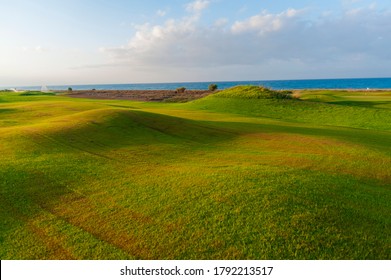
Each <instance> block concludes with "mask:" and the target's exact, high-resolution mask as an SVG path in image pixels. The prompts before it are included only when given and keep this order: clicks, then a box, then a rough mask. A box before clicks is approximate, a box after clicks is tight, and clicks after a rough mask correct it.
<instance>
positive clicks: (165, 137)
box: [0, 88, 391, 259]
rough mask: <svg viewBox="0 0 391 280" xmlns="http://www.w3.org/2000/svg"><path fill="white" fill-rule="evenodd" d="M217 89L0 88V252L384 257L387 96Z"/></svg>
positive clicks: (9, 255)
mask: <svg viewBox="0 0 391 280" xmlns="http://www.w3.org/2000/svg"><path fill="white" fill-rule="evenodd" d="M243 92H244V91H243ZM243 92H242V91H241V88H237V89H235V90H234V91H231V92H229V94H239V95H240V94H241V93H243ZM218 94H221V93H218ZM218 94H216V95H212V96H210V97H208V98H205V99H202V100H198V101H195V102H192V103H188V104H156V103H140V102H130V101H107V100H83V99H70V98H66V97H61V96H20V95H17V94H14V93H12V94H1V95H0V98H1V100H2V103H0V116H1V118H0V154H1V155H2V161H1V162H0V178H1V180H0V205H1V206H2V207H1V212H0V220H1V227H0V243H1V249H0V256H1V258H2V259H73V258H74V259H389V258H390V257H391V256H390V251H391V250H390V249H391V248H390V244H391V239H390V234H389V232H390V230H391V218H390V216H389V214H388V213H390V210H391V209H390V208H391V206H390V201H391V194H390V182H391V168H390V166H391V145H389V143H391V132H390V131H389V122H387V120H388V119H387V116H388V117H389V115H387V114H386V112H388V111H387V110H388V104H389V103H387V98H388V96H387V95H382V96H372V98H371V99H370V101H368V102H369V105H368V107H365V106H363V105H360V106H356V105H348V104H347V103H342V104H332V103H331V102H336V100H335V98H336V97H328V96H326V95H330V94H331V93H330V92H325V93H323V95H324V96H325V97H322V98H320V97H319V96H320V95H322V94H321V93H319V92H312V93H311V92H306V93H303V94H302V97H301V99H302V100H304V99H307V101H300V100H273V99H262V98H259V99H258V98H256V99H248V100H247V99H244V98H237V97H234V98H230V97H229V96H225V97H221V96H220V97H219V96H218ZM224 94H226V95H227V92H225V93H224ZM229 94H228V95H229ZM333 94H335V96H337V97H338V96H340V100H338V102H342V101H344V100H347V101H349V102H353V101H354V100H355V99H360V98H362V96H366V95H365V93H362V94H359V93H357V96H353V97H352V96H351V95H345V96H344V95H343V94H341V95H339V93H333ZM317 99H328V101H327V102H325V101H323V102H321V101H317ZM352 99H354V100H352ZM377 99H381V100H382V101H381V102H383V103H382V104H376V105H374V106H373V102H380V101H377ZM328 102H330V103H328ZM341 107H343V108H344V109H341ZM314 110H315V111H314ZM357 110H358V111H357ZM360 110H362V111H360ZM361 114H365V115H361ZM358 116H361V117H358ZM346 118H347V119H346ZM379 118H380V119H379ZM381 118H385V119H383V120H381ZM324 124H327V125H324Z"/></svg>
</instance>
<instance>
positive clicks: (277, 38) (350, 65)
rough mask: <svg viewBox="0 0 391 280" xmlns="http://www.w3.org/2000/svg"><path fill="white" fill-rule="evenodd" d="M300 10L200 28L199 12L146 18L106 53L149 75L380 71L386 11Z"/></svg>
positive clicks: (385, 50)
mask: <svg viewBox="0 0 391 280" xmlns="http://www.w3.org/2000/svg"><path fill="white" fill-rule="evenodd" d="M196 2H197V3H198V2H202V1H196ZM196 2H193V4H194V3H196ZM193 10H194V9H193ZM199 10H200V9H199ZM306 12H307V11H306V10H295V9H288V10H286V11H283V12H281V13H275V14H273V13H270V12H267V11H263V12H261V13H260V14H258V15H253V16H251V17H248V18H247V19H244V20H242V21H236V22H235V23H234V24H232V25H231V26H229V25H228V20H227V19H217V20H216V21H215V22H213V23H211V24H210V26H204V25H201V22H200V17H197V16H194V17H192V16H191V17H184V18H181V19H171V20H168V21H166V22H165V23H164V24H162V25H151V24H144V25H140V26H137V28H136V29H137V30H136V33H135V35H134V36H133V37H132V38H131V39H130V41H129V43H128V44H127V45H126V46H122V47H117V48H110V49H104V52H105V53H108V54H110V56H111V57H112V59H113V62H112V63H113V64H112V65H115V64H121V65H122V66H123V65H128V66H129V67H131V68H132V69H139V70H140V69H141V70H145V71H148V73H153V72H154V71H156V73H158V72H159V73H162V69H164V73H179V72H180V73H182V76H183V75H186V73H187V74H188V75H189V77H188V78H185V79H188V80H192V79H191V77H194V76H191V75H193V74H192V73H195V72H197V71H196V69H199V71H198V73H201V72H202V71H206V72H208V71H211V72H213V73H217V74H216V75H218V73H225V75H226V76H227V77H228V76H229V73H228V72H227V71H226V70H223V69H231V70H232V69H234V68H236V69H239V68H240V69H248V71H250V70H249V69H252V70H251V71H257V73H273V71H274V73H277V75H278V77H283V74H284V73H286V75H287V76H289V75H295V74H296V75H300V73H302V75H301V77H306V75H305V73H307V76H308V75H310V76H312V75H316V73H318V76H319V75H321V74H319V73H326V72H327V73H337V74H341V75H342V76H343V73H347V71H348V70H349V71H353V72H355V73H356V72H357V71H358V70H357V69H364V68H366V66H368V67H369V68H368V69H370V67H375V65H378V66H379V68H378V69H385V68H386V67H383V66H382V65H383V64H384V65H385V64H389V62H390V61H391V54H390V53H389V49H390V48H391V38H390V35H389V34H391V26H390V25H389V24H388V22H389V19H390V15H391V14H390V13H389V12H387V11H376V10H373V9H370V8H363V9H361V10H360V11H359V12H352V13H349V14H348V15H347V14H344V15H343V16H341V17H336V16H334V17H330V16H327V17H326V18H322V17H321V16H320V18H318V19H311V20H310V19H308V18H306ZM227 27H228V28H227ZM379 38H382V39H379ZM379 64H382V65H379ZM289 67H290V68H289ZM216 69H219V71H215V70H216ZM368 69H367V70H368ZM376 71H379V70H376ZM357 73H358V72H357ZM243 74H244V72H243ZM390 74H391V73H387V74H384V75H390ZM151 75H152V74H151ZM156 75H158V74H156ZM200 75H201V74H200ZM384 75H383V76H384ZM211 79H212V77H211Z"/></svg>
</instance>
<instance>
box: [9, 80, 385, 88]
mask: <svg viewBox="0 0 391 280" xmlns="http://www.w3.org/2000/svg"><path fill="white" fill-rule="evenodd" d="M210 84H216V85H217V86H218V89H226V88H231V87H234V86H238V85H256V86H263V87H268V88H272V89H274V90H304V89H335V90H337V89H338V90H366V89H370V90H383V89H385V90H390V89H391V78H351V79H307V80H304V79H303V80H249V81H208V82H176V83H133V84H131V83H129V84H87V85H73V84H65V85H40V86H28V87H27V86H26V87H13V88H16V89H18V90H40V89H41V88H42V87H44V88H45V87H46V88H48V89H49V90H52V91H60V90H67V89H68V88H72V89H73V90H92V89H95V90H175V89H177V88H179V87H185V88H186V89H188V90H207V89H208V86H209V85H210Z"/></svg>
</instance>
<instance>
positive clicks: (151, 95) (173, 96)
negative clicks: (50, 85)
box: [64, 90, 212, 102]
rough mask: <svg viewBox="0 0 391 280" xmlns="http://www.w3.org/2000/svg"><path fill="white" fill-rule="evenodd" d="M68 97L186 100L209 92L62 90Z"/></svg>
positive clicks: (156, 100)
mask: <svg viewBox="0 0 391 280" xmlns="http://www.w3.org/2000/svg"><path fill="white" fill-rule="evenodd" d="M64 93H66V95H67V96H69V97H77V98H96V99H123V100H138V101H155V102H187V101H191V100H195V99H199V98H202V97H205V96H207V95H209V94H211V93H212V92H211V91H208V90H186V91H185V92H183V93H179V92H177V91H175V90H77V91H73V92H71V93H68V92H64Z"/></svg>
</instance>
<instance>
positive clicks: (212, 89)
mask: <svg viewBox="0 0 391 280" xmlns="http://www.w3.org/2000/svg"><path fill="white" fill-rule="evenodd" d="M216 89H217V85H216V84H210V85H209V86H208V90H209V91H215V90H216Z"/></svg>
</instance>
